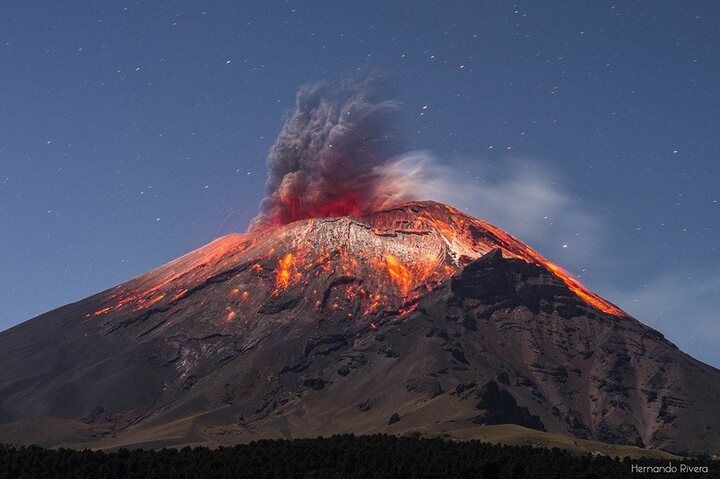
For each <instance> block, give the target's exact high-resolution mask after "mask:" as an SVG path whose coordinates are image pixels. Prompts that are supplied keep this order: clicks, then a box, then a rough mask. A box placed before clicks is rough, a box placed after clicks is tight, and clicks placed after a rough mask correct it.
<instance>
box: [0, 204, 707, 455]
mask: <svg viewBox="0 0 720 479" xmlns="http://www.w3.org/2000/svg"><path fill="white" fill-rule="evenodd" d="M719 412H720V371H718V370H716V369H714V368H712V367H710V366H707V365H705V364H703V363H701V362H699V361H696V360H694V359H693V358H691V357H690V356H688V355H686V354H684V353H683V352H682V351H680V350H678V349H677V348H676V347H675V346H674V345H673V344H671V343H670V342H668V341H667V340H665V339H664V338H663V336H662V335H661V334H660V333H658V332H657V331H654V330H653V329H651V328H649V327H647V326H644V325H643V324H641V323H640V322H638V321H637V320H635V319H634V318H632V317H630V316H628V315H627V314H625V313H624V312H623V311H622V310H620V309H619V308H617V307H616V306H615V305H613V304H611V303H609V302H607V301H605V300H603V299H602V298H600V297H598V296H597V295H595V294H593V293H592V292H590V291H588V290H587V289H585V288H584V287H583V286H582V285H581V284H580V283H579V282H577V281H576V280H574V279H573V278H571V277H570V276H569V275H568V274H567V273H565V272H564V271H563V270H562V269H560V268H559V267H557V266H555V265H553V264H552V263H549V262H548V261H546V260H545V259H544V258H542V257H541V256H540V255H539V254H537V253H536V252H535V251H533V250H532V249H530V248H529V247H527V246H526V245H524V244H522V243H521V242H519V241H518V240H516V239H515V238H513V237H511V236H510V235H508V234H507V233H505V232H503V231H501V230H499V229H498V228H495V227H493V226H492V225H489V224H487V223H484V222H482V221H480V220H477V219H474V218H471V217H469V216H467V215H464V214H463V213H461V212H459V211H457V210H455V209H453V208H451V207H448V206H445V205H441V204H437V203H432V202H413V203H407V204H404V205H402V206H399V207H396V208H392V209H389V210H384V211H379V212H376V213H373V214H370V215H368V216H366V217H363V218H349V217H340V218H332V219H309V220H302V221H297V222H294V223H291V224H288V225H285V226H281V227H272V228H266V229H262V230H257V231H252V232H249V233H246V234H237V235H230V236H227V237H224V238H220V239H218V240H217V241H215V242H213V243H211V244H209V245H207V246H206V247H204V248H201V249H200V250H197V251H195V252H193V253H190V254H188V255H186V256H184V257H182V258H180V259H178V260H176V261H174V262H171V263H169V264H168V265H165V266H163V267H161V268H158V269H157V270H154V271H151V272H149V273H146V274H144V275H142V276H140V277H138V278H136V279H134V280H131V281H129V282H128V283H125V284H122V285H120V286H118V287H116V288H113V289H111V290H109V291H106V292H103V293H100V294H97V295H95V296H93V297H90V298H88V299H85V300H83V301H80V302H78V303H74V304H70V305H67V306H64V307H62V308H59V309H57V310H54V311H51V312H49V313H46V314H44V315H42V316H39V317H37V318H34V319H32V320H30V321H27V322H25V323H23V324H21V325H19V326H16V327H14V328H12V329H10V330H8V331H5V332H3V333H1V334H0V441H3V442H13V443H15V442H21V443H27V442H37V443H39V444H42V445H46V446H58V445H65V446H73V447H114V446H119V445H134V446H137V445H141V446H148V447H158V446H174V445H185V444H207V445H217V444H233V443H237V442H242V441H249V440H252V439H257V438H266V437H287V438H291V437H292V438H295V437H314V436H317V435H329V434H335V433H345V432H353V433H356V434H362V433H374V432H390V433H409V432H416V431H417V432H421V433H425V434H431V435H450V436H453V435H454V433H455V432H457V431H464V434H463V436H464V437H466V436H467V431H468V430H472V429H473V428H479V427H482V426H483V425H492V424H505V423H512V424H519V425H522V426H525V427H529V428H533V429H539V430H545V431H548V432H552V433H559V434H565V435H572V436H576V437H579V438H588V439H597V440H601V441H605V442H613V443H620V444H634V445H639V446H643V447H651V448H661V449H665V450H668V451H672V452H683V451H690V452H709V453H717V452H718V451H719V450H720V434H719V433H718V432H719V431H720V430H719V429H718V428H719V427H720V414H718V413H719Z"/></svg>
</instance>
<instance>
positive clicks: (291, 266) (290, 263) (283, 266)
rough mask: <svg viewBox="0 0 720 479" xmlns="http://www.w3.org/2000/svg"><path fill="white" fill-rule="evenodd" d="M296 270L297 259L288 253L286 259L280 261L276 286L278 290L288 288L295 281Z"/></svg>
mask: <svg viewBox="0 0 720 479" xmlns="http://www.w3.org/2000/svg"><path fill="white" fill-rule="evenodd" d="M294 270H295V257H294V256H293V254H292V253H288V254H286V255H285V257H284V258H281V259H280V260H279V261H278V271H277V279H276V280H275V284H277V286H278V288H287V287H288V286H290V282H291V281H292V279H293V273H294Z"/></svg>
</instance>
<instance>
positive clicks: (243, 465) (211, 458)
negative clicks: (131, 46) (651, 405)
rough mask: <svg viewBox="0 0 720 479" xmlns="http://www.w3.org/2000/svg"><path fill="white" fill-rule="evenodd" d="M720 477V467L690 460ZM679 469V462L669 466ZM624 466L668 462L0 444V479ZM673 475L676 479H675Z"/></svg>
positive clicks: (606, 476)
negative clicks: (149, 449)
mask: <svg viewBox="0 0 720 479" xmlns="http://www.w3.org/2000/svg"><path fill="white" fill-rule="evenodd" d="M681 462H683V463H684V464H687V465H694V466H708V467H709V469H710V473H709V474H693V475H692V476H693V477H720V461H712V460H709V459H691V460H683V461H681ZM673 463H674V464H675V465H679V463H680V461H673ZM631 464H638V465H643V466H649V465H667V464H668V461H667V460H658V459H640V460H630V459H622V460H621V459H618V458H610V457H606V456H592V455H590V454H587V455H574V454H571V453H569V452H567V451H564V450H561V449H557V448H555V449H545V448H535V447H517V446H503V445H493V444H487V443H482V442H479V441H467V442H450V441H443V440H440V439H420V438H412V437H402V438H400V437H395V436H387V435H374V436H360V437H355V436H352V435H343V436H333V437H329V438H318V439H298V440H293V441H284V440H276V441H269V440H268V441H257V442H252V443H250V444H241V445H238V446H233V447H223V448H219V449H214V450H213V449H207V448H202V447H196V448H188V447H186V448H183V449H162V450H157V451H146V450H140V449H136V450H127V449H120V450H118V451H116V452H112V453H105V452H102V451H90V450H84V451H78V450H72V449H43V448H41V447H37V446H26V447H15V446H3V445H0V479H5V478H12V479H23V478H74V479H89V478H102V479H106V478H107V479H113V478H173V479H174V478H178V479H180V478H193V479H195V478H204V477H209V478H245V477H247V478H256V477H257V478H282V479H285V478H308V479H310V478H330V479H332V478H343V479H345V478H388V479H389V478H392V479H396V478H493V479H495V478H499V479H502V478H512V479H514V478H543V479H546V478H586V479H590V478H597V479H613V478H626V477H627V478H629V477H633V478H638V477H656V478H657V477H671V476H669V475H664V474H659V475H658V474H647V475H644V474H637V473H633V472H632V471H631ZM676 477H683V475H677V476H676Z"/></svg>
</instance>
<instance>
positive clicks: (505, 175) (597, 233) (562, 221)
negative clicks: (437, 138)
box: [382, 151, 603, 273]
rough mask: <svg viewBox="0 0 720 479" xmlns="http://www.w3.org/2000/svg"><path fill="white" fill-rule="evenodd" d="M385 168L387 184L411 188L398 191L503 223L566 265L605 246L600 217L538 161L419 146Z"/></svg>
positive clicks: (581, 260) (583, 259)
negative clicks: (457, 154) (437, 153)
mask: <svg viewBox="0 0 720 479" xmlns="http://www.w3.org/2000/svg"><path fill="white" fill-rule="evenodd" d="M382 168H383V170H384V175H385V176H386V180H385V184H395V185H397V188H405V189H407V190H408V192H407V193H402V192H401V193H400V194H399V196H400V197H404V196H412V197H415V198H418V199H432V200H435V201H440V202H443V203H448V204H450V205H453V206H455V207H456V208H458V209H460V210H462V211H464V212H466V213H468V214H469V215H471V216H474V217H476V218H479V219H482V220H484V221H488V222H490V223H492V224H494V225H496V226H499V227H501V228H503V229H504V230H505V231H507V232H508V233H510V234H512V235H513V236H516V237H517V238H519V239H521V240H522V241H524V242H526V243H527V244H529V245H530V246H532V247H534V248H535V249H537V250H538V252H540V253H541V254H543V255H545V256H547V257H548V258H549V259H555V260H561V259H564V260H565V261H566V262H567V261H568V260H569V261H570V262H571V263H572V265H566V266H578V265H581V264H590V263H591V262H592V261H593V260H595V259H597V256H598V255H599V254H600V253H599V252H600V250H601V249H602V245H601V244H600V238H601V237H602V230H603V225H602V222H601V221H600V219H599V218H598V217H597V216H596V215H593V214H592V213H591V212H590V211H589V210H587V209H586V208H584V206H583V205H582V202H581V201H580V200H578V199H575V198H573V197H572V196H571V194H570V192H569V191H567V190H566V189H565V188H563V186H562V178H560V177H559V176H558V175H557V174H554V173H553V172H552V171H550V170H549V169H547V168H543V167H541V166H540V165H539V164H537V163H535V162H532V161H527V160H503V161H500V162H498V163H495V164H489V163H488V162H482V161H470V160H456V161H450V162H447V161H439V160H437V159H436V158H434V157H433V156H432V154H430V153H428V152H422V151H419V152H411V153H408V154H405V155H402V156H401V157H399V158H396V159H394V161H391V162H389V163H387V164H386V165H383V166H382ZM388 178H389V179H388ZM392 178H397V180H396V181H393V180H392ZM575 273H580V272H579V271H576V272H575Z"/></svg>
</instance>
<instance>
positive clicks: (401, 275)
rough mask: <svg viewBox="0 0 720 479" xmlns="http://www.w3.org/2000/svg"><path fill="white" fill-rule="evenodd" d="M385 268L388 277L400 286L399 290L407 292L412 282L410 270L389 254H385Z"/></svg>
mask: <svg viewBox="0 0 720 479" xmlns="http://www.w3.org/2000/svg"><path fill="white" fill-rule="evenodd" d="M385 268H386V269H387V272H388V274H389V275H390V279H392V280H393V282H394V283H395V284H396V285H397V286H398V288H400V292H401V293H402V294H404V295H405V294H408V293H409V292H410V288H411V286H412V283H413V274H412V272H411V271H410V270H409V269H408V268H406V267H405V266H404V265H403V264H402V263H401V262H400V261H398V259H397V258H396V257H395V256H393V255H391V254H388V255H385Z"/></svg>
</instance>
